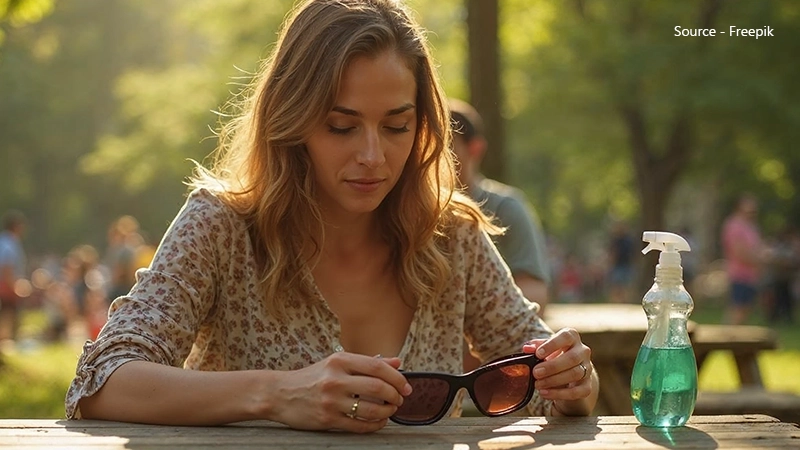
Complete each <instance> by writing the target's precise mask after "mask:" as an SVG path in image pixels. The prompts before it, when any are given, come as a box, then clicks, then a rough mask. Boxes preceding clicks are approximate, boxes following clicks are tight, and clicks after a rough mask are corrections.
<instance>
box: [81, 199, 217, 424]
mask: <svg viewBox="0 0 800 450" xmlns="http://www.w3.org/2000/svg"><path fill="white" fill-rule="evenodd" d="M230 214H231V211H230V210H228V209H227V207H226V206H225V205H223V204H222V202H221V201H220V200H219V199H218V198H216V197H215V196H214V195H213V194H211V193H210V192H208V191H205V190H197V191H194V192H192V194H190V196H189V198H188V199H187V201H186V203H185V204H184V206H183V208H182V209H181V211H180V212H179V213H178V215H177V216H176V218H175V220H174V221H173V222H172V224H171V225H170V227H169V229H168V230H167V232H166V233H165V235H164V238H163V240H162V241H161V244H160V245H159V247H158V250H157V251H156V254H155V256H154V257H153V262H152V264H151V265H150V267H149V268H147V269H140V270H139V271H137V273H136V284H135V285H134V287H133V288H132V289H131V291H130V293H129V294H128V295H126V296H122V297H119V298H117V299H115V300H114V301H113V303H112V304H111V307H110V308H109V318H108V322H107V323H106V325H105V326H104V327H103V330H102V331H101V332H100V334H99V336H98V337H97V339H96V340H95V341H94V342H86V344H85V345H84V347H83V352H82V354H81V356H80V358H79V359H78V363H77V368H76V372H75V378H74V379H73V380H72V383H71V384H70V387H69V389H68V391H67V395H66V400H65V406H66V415H67V417H68V418H70V419H73V418H80V411H79V409H78V402H79V401H80V399H82V398H84V397H89V396H91V395H94V394H95V393H96V392H97V391H99V390H100V388H102V386H103V385H104V384H105V382H106V380H108V377H109V376H110V375H111V374H112V373H113V372H114V371H115V370H116V369H118V368H119V367H120V366H122V365H123V364H125V363H127V362H129V361H134V360H140V361H150V362H155V363H159V364H164V365H170V366H182V365H183V362H184V360H185V359H186V357H187V356H188V355H189V352H190V351H191V349H192V344H193V343H194V340H195V336H196V334H197V330H198V329H199V327H200V325H201V323H202V322H203V321H204V320H205V318H206V316H207V315H208V313H209V311H210V310H211V309H212V307H213V304H214V301H215V298H216V297H217V295H216V290H217V288H218V285H219V280H218V278H219V265H220V264H221V262H224V261H225V259H226V257H227V256H226V255H222V254H220V253H221V252H223V251H224V250H223V249H224V248H225V242H224V238H223V237H222V236H225V235H226V233H224V232H222V228H224V227H225V226H226V225H228V223H229V222H230V217H226V216H230Z"/></svg>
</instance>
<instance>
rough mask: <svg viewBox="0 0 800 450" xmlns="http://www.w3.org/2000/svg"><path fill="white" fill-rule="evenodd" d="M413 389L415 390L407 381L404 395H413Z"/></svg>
mask: <svg viewBox="0 0 800 450" xmlns="http://www.w3.org/2000/svg"><path fill="white" fill-rule="evenodd" d="M411 391H413V389H411V385H410V384H408V383H406V385H405V386H403V395H411Z"/></svg>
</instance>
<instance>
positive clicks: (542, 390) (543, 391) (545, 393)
mask: <svg viewBox="0 0 800 450" xmlns="http://www.w3.org/2000/svg"><path fill="white" fill-rule="evenodd" d="M549 393H550V391H549V390H547V389H539V395H547V394H549Z"/></svg>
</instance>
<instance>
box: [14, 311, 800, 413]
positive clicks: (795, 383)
mask: <svg viewBox="0 0 800 450" xmlns="http://www.w3.org/2000/svg"><path fill="white" fill-rule="evenodd" d="M720 317H721V308H719V307H716V306H714V305H702V307H698V308H697V309H696V311H695V313H694V314H693V315H692V319H693V320H695V321H697V322H699V323H719V318H720ZM749 323H751V324H756V325H763V324H764V322H763V320H761V319H760V318H759V316H758V315H757V314H756V315H754V317H753V318H752V319H751V321H750V322H749ZM43 324H44V317H43V316H42V315H41V314H37V313H28V314H26V315H25V317H24V323H23V330H22V333H23V335H28V336H33V335H35V334H37V333H38V331H39V330H41V328H42V326H43ZM776 329H777V331H778V333H779V336H780V346H781V349H780V350H777V351H770V352H764V353H763V354H762V355H760V357H759V365H760V367H761V372H762V376H763V378H764V384H765V385H766V387H767V389H769V390H772V391H780V392H791V393H794V394H798V395H800V327H790V326H780V327H776ZM80 351H81V348H80V344H79V343H74V342H73V343H63V344H55V345H40V346H32V347H30V348H27V349H26V348H25V347H24V346H23V348H22V349H19V350H17V351H15V352H12V353H9V354H6V355H4V363H5V365H3V366H2V367H0V418H25V419H46V418H49V419H60V418H63V417H64V394H65V393H66V391H67V387H68V386H69V383H70V381H71V380H72V376H73V374H74V372H75V363H76V361H77V359H78V355H79V354H80ZM699 385H700V389H701V390H708V391H735V390H737V389H739V379H738V372H737V370H736V364H735V362H734V360H733V356H732V355H730V354H728V353H727V352H715V353H712V354H711V355H709V357H708V359H707V360H706V363H705V365H704V366H703V370H702V372H701V373H700V379H699Z"/></svg>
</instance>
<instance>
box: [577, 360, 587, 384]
mask: <svg viewBox="0 0 800 450" xmlns="http://www.w3.org/2000/svg"><path fill="white" fill-rule="evenodd" d="M578 365H579V366H581V369H583V376H581V379H580V380H578V381H583V379H584V378H586V375H587V374H588V373H589V370H588V369H587V368H586V366H584V365H583V363H579V364H578Z"/></svg>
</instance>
